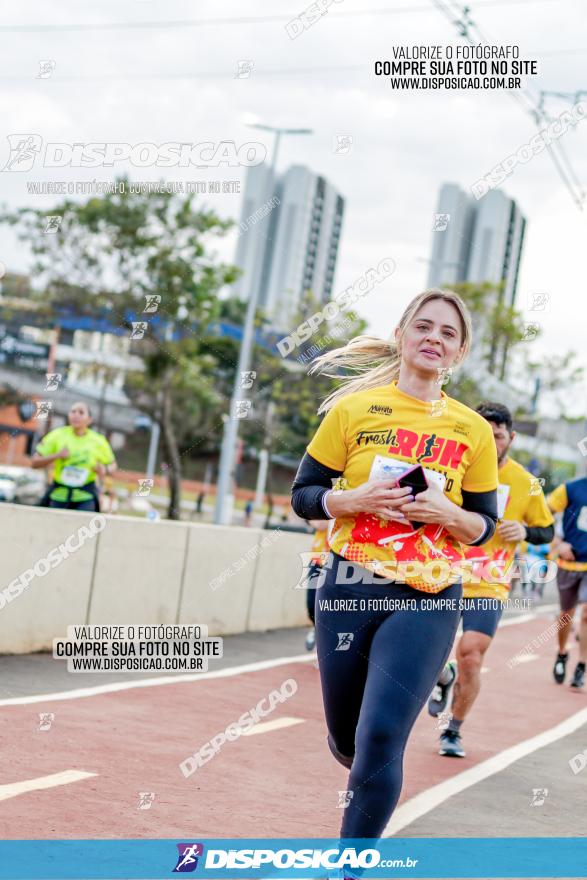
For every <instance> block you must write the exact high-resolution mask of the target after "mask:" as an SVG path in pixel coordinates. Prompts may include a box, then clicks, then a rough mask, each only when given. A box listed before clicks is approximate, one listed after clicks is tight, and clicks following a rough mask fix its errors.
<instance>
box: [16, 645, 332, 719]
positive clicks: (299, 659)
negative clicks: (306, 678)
mask: <svg viewBox="0 0 587 880" xmlns="http://www.w3.org/2000/svg"><path fill="white" fill-rule="evenodd" d="M315 659H316V655H315V654H296V655H295V656H293V657H278V658H276V659H275V660H259V661H257V662H256V663H245V664H244V665H243V666H231V667H229V668H227V669H218V670H216V671H215V672H200V673H199V674H198V673H197V672H196V673H193V674H191V675H170V676H168V677H160V678H142V679H140V680H139V681H121V682H119V683H110V684H99V685H96V686H95V687H87V688H75V689H72V690H70V691H58V692H57V693H51V694H34V695H32V696H28V697H9V698H8V699H5V700H0V706H27V705H29V704H30V703H52V702H55V701H56V700H79V699H81V698H82V697H96V696H99V695H100V694H113V693H117V692H118V691H130V690H134V689H135V688H146V687H160V686H162V685H166V684H178V683H181V682H187V681H202V680H203V679H210V678H228V677H230V676H233V675H241V674H243V673H245V672H259V671H260V670H262V669H272V668H273V667H275V666H286V665H287V664H288V663H311V662H312V661H313V660H315Z"/></svg>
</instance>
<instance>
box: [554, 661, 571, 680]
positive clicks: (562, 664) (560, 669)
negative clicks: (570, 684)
mask: <svg viewBox="0 0 587 880" xmlns="http://www.w3.org/2000/svg"><path fill="white" fill-rule="evenodd" d="M568 659H569V655H568V654H557V657H556V660H555V661H554V667H553V669H552V674H553V675H554V680H555V681H556V683H557V684H562V683H563V681H564V680H565V675H566V674H567V660H568Z"/></svg>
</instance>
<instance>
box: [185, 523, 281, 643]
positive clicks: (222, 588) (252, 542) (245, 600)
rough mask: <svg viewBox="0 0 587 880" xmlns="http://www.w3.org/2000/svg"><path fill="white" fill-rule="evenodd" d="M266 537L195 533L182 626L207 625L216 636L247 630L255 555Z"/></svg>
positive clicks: (242, 532) (208, 530) (255, 532)
mask: <svg viewBox="0 0 587 880" xmlns="http://www.w3.org/2000/svg"><path fill="white" fill-rule="evenodd" d="M263 534H264V533H263V531H262V530H261V529H253V528H243V527H240V526H231V527H230V528H227V527H226V526H211V525H193V526H191V527H190V540H189V548H188V553H187V562H186V567H185V577H184V581H183V591H182V601H181V606H180V609H179V622H180V623H205V624H207V625H208V627H209V632H210V635H215V636H218V635H228V634H229V633H241V632H245V631H246V630H247V628H248V627H247V615H248V610H249V605H250V600H251V594H252V591H253V579H254V576H255V568H256V560H255V555H254V551H255V547H257V546H258V544H259V542H260V541H261V539H262V537H263ZM292 625H293V624H292Z"/></svg>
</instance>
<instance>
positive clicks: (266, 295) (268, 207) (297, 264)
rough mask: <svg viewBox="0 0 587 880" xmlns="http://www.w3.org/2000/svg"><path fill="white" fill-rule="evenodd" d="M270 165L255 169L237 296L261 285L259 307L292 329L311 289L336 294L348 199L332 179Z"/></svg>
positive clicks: (250, 176)
mask: <svg viewBox="0 0 587 880" xmlns="http://www.w3.org/2000/svg"><path fill="white" fill-rule="evenodd" d="M269 173H270V172H269V170H268V168H267V166H265V165H259V166H255V167H252V168H249V170H248V172H247V179H246V184H245V192H244V197H243V204H242V208H241V218H240V224H239V230H240V235H239V239H238V244H237V251H236V257H235V263H236V265H237V266H239V268H240V269H242V270H243V274H242V276H241V278H240V279H239V281H238V282H237V284H236V285H235V292H236V294H237V295H238V296H239V297H241V299H248V298H249V296H250V294H251V291H252V290H253V289H254V287H255V285H258V288H259V300H258V302H259V306H260V307H261V308H263V309H264V310H265V311H266V313H267V314H268V315H269V317H270V318H271V320H272V323H273V325H274V326H275V327H277V328H279V329H287V328H288V326H289V324H290V323H291V321H292V320H293V318H294V316H295V313H296V311H297V309H298V306H299V303H300V299H301V297H302V295H303V294H304V292H305V291H307V290H311V291H312V293H313V294H314V296H315V297H316V299H317V300H318V301H319V302H320V303H325V302H327V301H328V300H329V299H330V298H331V297H332V292H333V284H334V274H335V270H336V258H337V253H338V244H339V240H340V233H341V226H342V218H343V213H344V199H343V198H342V196H341V195H339V194H338V193H337V192H336V190H335V189H334V187H333V186H332V185H331V184H330V183H329V182H328V181H327V180H326V178H324V177H322V176H320V175H317V174H314V173H313V172H312V171H310V170H309V169H308V168H305V167H303V166H300V165H294V166H292V167H291V168H289V169H288V170H287V171H286V172H285V174H283V175H282V176H281V177H279V178H277V179H273V178H270V177H269Z"/></svg>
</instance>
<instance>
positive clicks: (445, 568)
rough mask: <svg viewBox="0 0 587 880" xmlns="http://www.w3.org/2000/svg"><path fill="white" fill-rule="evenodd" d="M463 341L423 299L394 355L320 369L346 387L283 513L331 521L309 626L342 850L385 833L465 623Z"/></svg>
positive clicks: (480, 516)
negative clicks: (337, 795)
mask: <svg viewBox="0 0 587 880" xmlns="http://www.w3.org/2000/svg"><path fill="white" fill-rule="evenodd" d="M470 342H471V320H470V315H469V313H468V311H467V308H466V306H465V304H464V303H463V301H462V300H461V298H460V297H459V296H457V294H455V293H454V292H453V291H448V290H438V289H432V290H427V291H424V293H422V294H420V295H419V296H417V297H415V299H413V300H412V301H411V302H410V303H409V305H408V306H407V308H406V309H405V311H404V313H403V315H402V316H401V318H400V320H399V323H398V325H397V328H396V330H395V335H394V339H393V340H383V339H377V338H374V337H367V336H359V337H357V338H356V339H353V340H351V341H350V342H349V343H348V344H347V345H345V346H342V347H341V348H339V349H335V350H334V351H332V352H328V353H326V354H325V355H322V356H321V357H319V358H318V359H317V361H316V365H317V368H318V369H320V370H321V371H322V372H324V373H326V375H331V376H332V375H334V376H335V377H338V378H341V379H346V383H345V384H343V386H342V387H341V388H338V389H337V391H336V392H334V394H333V395H331V396H330V397H329V398H327V400H326V401H324V403H323V404H322V406H321V407H320V409H319V412H324V411H326V416H325V417H324V420H323V421H322V423H321V424H320V426H319V428H318V430H317V432H316V434H315V436H314V438H313V440H312V441H311V443H310V444H309V446H308V447H307V451H306V454H305V455H304V458H303V459H302V462H301V464H300V467H299V469H298V472H297V474H296V479H295V482H294V485H293V490H292V506H293V508H294V510H295V512H296V513H297V514H298V516H300V517H302V518H303V519H328V518H332V519H334V520H335V522H334V525H333V527H332V532H331V534H330V536H329V545H330V550H331V552H330V553H329V556H328V559H327V560H326V564H325V566H324V577H323V578H322V577H321V581H322V583H321V585H320V588H319V589H318V591H317V596H316V608H315V614H316V647H317V653H318V665H319V670H320V678H321V682H322V696H323V701H324V710H325V716H326V723H327V727H328V737H327V742H328V745H329V748H330V750H331V752H332V754H333V756H334V757H335V759H336V760H337V761H339V763H341V764H342V765H343V766H345V767H348V768H350V777H349V780H348V783H347V786H346V787H347V790H348V791H349V792H350V793H351V794H352V797H351V798H350V800H349V802H348V805H347V806H346V808H345V811H344V816H343V822H342V830H341V835H342V837H343V838H351V837H352V838H364V837H379V836H380V835H381V833H382V832H383V830H384V828H385V826H386V824H387V822H388V821H389V818H390V816H391V814H392V812H393V810H394V808H395V806H396V804H397V801H398V799H399V796H400V792H401V786H402V774H403V770H402V763H403V754H404V750H405V747H406V743H407V740H408V737H409V734H410V731H411V729H412V727H413V725H414V723H415V721H416V718H417V717H418V715H419V713H420V711H421V709H422V707H423V706H424V704H425V702H426V700H427V698H428V696H429V694H430V691H431V690H432V687H433V685H434V682H435V681H436V680H437V677H438V674H439V673H440V670H441V669H442V668H443V666H444V663H445V661H446V659H447V657H448V655H449V653H450V650H451V647H452V643H453V640H454V637H455V634H456V630H457V626H458V623H459V619H460V609H459V601H460V599H461V596H462V589H461V584H460V573H459V570H458V569H459V564H461V563H462V561H463V559H464V554H465V550H464V545H468V544H481V543H484V542H485V541H487V540H488V539H489V538H490V536H491V535H492V534H493V532H494V530H495V523H496V520H497V502H496V491H497V456H496V454H495V444H494V442H493V436H492V433H491V428H490V426H489V424H488V422H486V421H485V419H483V418H482V417H481V416H480V415H478V414H477V413H475V412H474V411H473V410H471V409H469V408H468V407H467V406H464V405H463V404H462V403H459V401H457V400H454V399H453V398H451V397H448V396H447V395H446V394H445V393H444V392H443V391H442V388H441V386H442V384H443V382H444V381H445V379H446V378H447V373H449V372H450V371H451V370H452V368H453V367H454V366H455V365H456V364H457V363H459V362H460V361H462V360H463V358H464V357H465V356H466V354H467V351H468V349H469V346H470ZM334 367H336V368H341V370H342V371H344V372H338V369H337V370H336V371H334V372H329V370H332V369H333V368H334ZM353 372H354V375H353ZM349 374H350V378H349ZM339 478H340V484H341V488H340V489H334V488H333V485H332V484H333V481H335V480H338V479H339ZM400 483H404V484H405V485H400Z"/></svg>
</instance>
